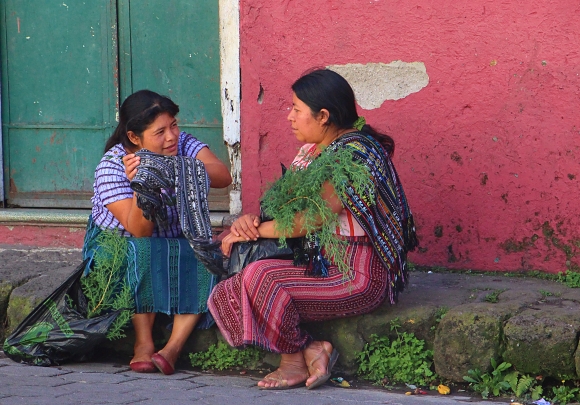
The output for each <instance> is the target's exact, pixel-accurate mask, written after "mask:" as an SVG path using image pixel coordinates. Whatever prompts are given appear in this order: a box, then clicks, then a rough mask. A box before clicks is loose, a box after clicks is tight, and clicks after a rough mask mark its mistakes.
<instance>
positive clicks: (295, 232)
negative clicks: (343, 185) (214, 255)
mask: <svg viewBox="0 0 580 405" xmlns="http://www.w3.org/2000/svg"><path fill="white" fill-rule="evenodd" d="M321 194H322V198H323V199H324V201H326V204H327V205H328V206H329V207H330V209H331V210H332V212H334V213H335V214H339V213H340V212H341V211H342V210H343V208H344V207H343V205H342V202H341V201H340V199H339V198H338V196H337V195H336V192H335V190H334V187H333V186H332V184H330V183H329V182H325V183H324V184H323V185H322V193H321ZM318 222H319V228H320V227H322V221H320V220H319V221H318ZM257 232H258V234H259V237H260V238H279V237H281V236H282V235H281V234H280V232H279V231H278V230H277V229H276V221H275V220H274V221H266V222H262V223H261V224H260V225H259V226H258V227H257ZM304 235H306V230H305V229H304V214H303V213H302V212H299V213H297V214H296V215H295V216H294V226H293V228H292V230H291V232H289V233H287V234H286V235H285V236H286V237H287V238H296V237H300V236H304ZM254 240H256V239H254ZM246 241H248V239H247V238H246V237H245V236H244V235H241V234H239V235H236V234H234V233H233V232H231V233H230V234H228V235H227V236H226V237H225V238H224V239H223V240H222V252H223V253H224V254H225V255H226V256H229V255H230V252H231V249H232V245H233V244H234V243H236V242H246Z"/></svg>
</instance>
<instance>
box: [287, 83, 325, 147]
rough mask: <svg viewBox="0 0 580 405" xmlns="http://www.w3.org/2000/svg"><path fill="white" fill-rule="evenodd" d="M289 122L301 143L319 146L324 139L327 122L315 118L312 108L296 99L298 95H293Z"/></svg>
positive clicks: (320, 118)
mask: <svg viewBox="0 0 580 405" xmlns="http://www.w3.org/2000/svg"><path fill="white" fill-rule="evenodd" d="M288 121H290V124H291V125H292V132H294V135H296V139H298V140H299V141H302V142H304V143H316V144H319V143H320V142H322V140H323V139H324V135H325V132H326V126H325V125H324V123H325V122H326V120H325V119H324V118H322V117H316V116H314V115H313V114H312V110H311V109H310V107H308V106H307V105H306V104H305V103H304V102H303V101H302V100H300V99H299V98H298V97H296V93H292V110H290V114H288Z"/></svg>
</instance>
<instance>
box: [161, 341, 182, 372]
mask: <svg viewBox="0 0 580 405" xmlns="http://www.w3.org/2000/svg"><path fill="white" fill-rule="evenodd" d="M180 352H181V350H176V349H174V348H172V347H168V346H165V347H164V348H163V349H161V350H159V351H158V352H157V353H159V354H160V355H161V356H163V358H164V359H165V360H167V362H168V363H169V364H170V365H171V367H173V368H175V363H177V360H178V359H179V354H180Z"/></svg>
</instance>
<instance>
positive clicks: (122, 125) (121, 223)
mask: <svg viewBox="0 0 580 405" xmlns="http://www.w3.org/2000/svg"><path fill="white" fill-rule="evenodd" d="M178 112H179V107H178V106H177V105H176V104H175V103H174V102H173V101H171V100H170V99H169V98H168V97H165V96H161V95H159V94H157V93H154V92H152V91H149V90H141V91H138V92H136V93H134V94H132V95H130V96H129V97H128V98H127V99H126V100H125V101H124V102H123V104H122V105H121V108H120V116H119V125H118V126H117V129H116V130H115V132H114V133H113V135H112V136H111V137H110V138H109V140H108V141H107V143H106V146H105V155H104V157H103V158H102V159H101V162H100V163H99V165H98V166H97V169H96V171H95V183H94V196H93V198H92V202H93V209H92V214H91V218H90V220H89V226H88V228H87V234H86V237H85V245H84V248H83V254H84V256H85V257H93V256H94V254H95V251H96V249H98V238H97V236H98V234H99V233H100V232H101V231H102V230H105V229H116V230H118V231H119V232H120V234H121V235H122V236H126V237H128V238H129V240H128V242H129V249H128V252H127V278H126V279H127V282H128V283H129V285H130V286H131V288H132V290H133V293H134V298H135V304H136V314H135V315H134V316H133V326H134V328H135V335H136V341H135V347H134V356H133V359H132V360H131V362H130V366H131V369H132V370H134V371H136V372H153V371H156V369H159V370H160V371H162V372H163V373H164V374H171V373H173V372H174V367H175V362H176V361H177V359H178V356H179V354H180V352H181V349H182V347H183V345H184V344H185V342H186V340H187V338H188V337H189V335H190V334H191V332H192V330H193V328H194V327H195V325H196V324H197V322H198V321H199V319H200V317H201V315H202V314H203V313H204V312H206V311H207V297H208V296H209V293H210V292H211V290H212V289H213V287H214V285H215V283H216V280H215V278H214V277H213V276H212V275H211V274H210V273H208V272H207V270H205V268H204V267H203V266H202V265H201V264H200V263H198V261H197V260H196V258H195V255H194V254H193V251H192V249H191V247H190V245H189V243H188V241H187V240H186V239H185V238H184V237H183V233H182V228H181V225H180V218H179V215H180V214H179V212H178V210H177V206H176V204H174V203H171V202H170V203H168V204H167V205H166V206H165V207H164V209H165V210H166V211H167V212H166V215H164V219H165V221H164V222H165V223H164V224H163V226H159V225H158V224H157V223H155V222H153V221H151V220H149V219H147V218H146V216H144V212H143V210H142V209H141V208H140V206H139V205H138V197H137V195H136V193H135V192H134V191H133V189H132V188H131V181H132V180H133V179H134V178H135V177H136V174H137V171H138V170H139V168H138V166H139V164H140V157H139V156H138V155H136V154H135V152H137V151H139V150H141V149H147V150H148V151H150V152H153V153H154V154H158V155H163V156H162V157H171V156H174V157H190V158H196V159H199V160H200V161H202V162H203V164H204V165H205V170H206V172H207V175H206V173H204V176H205V179H206V181H207V178H208V177H209V181H210V182H211V187H217V188H221V187H227V186H228V185H229V184H230V183H231V176H230V174H229V170H228V168H227V167H226V166H225V165H224V164H223V163H222V162H221V161H220V160H219V159H218V158H217V157H216V156H215V155H214V154H213V153H212V152H211V151H210V150H209V149H208V147H207V145H205V144H203V143H202V142H200V141H198V140H197V139H196V138H194V137H193V136H191V135H189V134H186V133H185V132H180V131H179V127H178V126H177V121H176V115H177V113H178ZM185 181H187V179H186V180H185ZM164 192H166V193H167V197H168V198H167V199H168V200H170V201H174V200H175V190H165V191H164ZM163 214H165V213H163ZM190 214H191V215H193V216H195V215H196V213H195V212H192V213H190ZM202 220H203V219H202ZM157 312H161V313H166V314H168V315H173V329H172V332H171V336H170V338H169V341H168V342H167V344H166V345H165V347H163V348H162V349H161V350H159V352H157V353H155V347H154V344H153V337H152V328H153V322H154V319H155V313H157Z"/></svg>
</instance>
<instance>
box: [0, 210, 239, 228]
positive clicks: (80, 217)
mask: <svg viewBox="0 0 580 405" xmlns="http://www.w3.org/2000/svg"><path fill="white" fill-rule="evenodd" d="M90 214H91V211H90V210H78V209H74V210H65V209H48V208H47V209H26V208H4V209H0V225H15V224H22V225H24V224H25V225H45V226H51V225H52V226H68V227H70V226H83V227H84V226H86V225H87V219H88V218H89V215H90ZM227 217H229V213H228V212H221V211H216V212H210V221H211V226H213V227H221V226H222V224H223V221H224V218H227Z"/></svg>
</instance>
